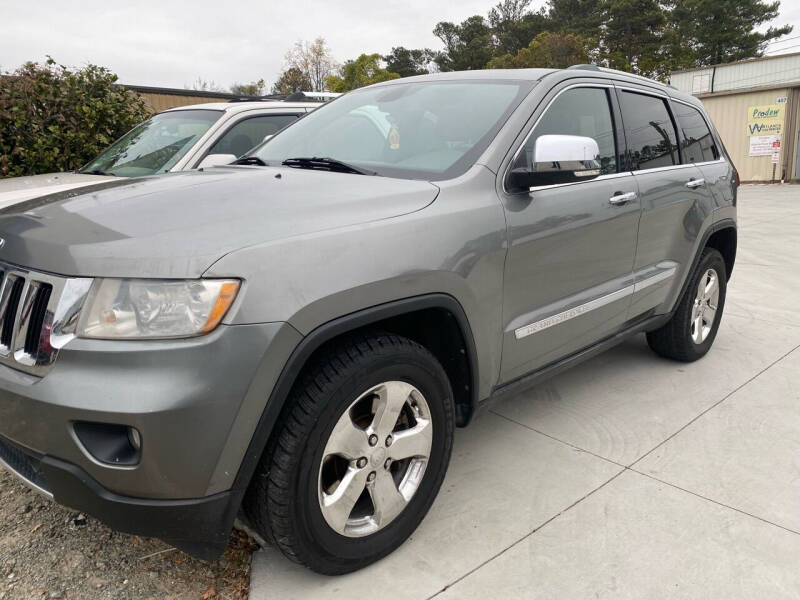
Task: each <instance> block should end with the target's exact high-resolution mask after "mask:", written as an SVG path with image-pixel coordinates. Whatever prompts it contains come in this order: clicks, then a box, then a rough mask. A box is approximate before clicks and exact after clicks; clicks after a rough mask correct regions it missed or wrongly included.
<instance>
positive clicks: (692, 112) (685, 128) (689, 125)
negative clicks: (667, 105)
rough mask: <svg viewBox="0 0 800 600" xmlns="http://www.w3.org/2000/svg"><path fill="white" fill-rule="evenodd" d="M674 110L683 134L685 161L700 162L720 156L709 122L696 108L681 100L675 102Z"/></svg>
mask: <svg viewBox="0 0 800 600" xmlns="http://www.w3.org/2000/svg"><path fill="white" fill-rule="evenodd" d="M672 107H673V110H674V112H675V120H676V121H678V128H679V129H680V130H681V133H682V134H683V136H682V138H681V151H682V152H683V162H684V163H699V162H706V161H709V160H717V159H718V158H719V150H718V149H717V143H716V142H715V141H714V136H712V135H711V131H710V130H709V129H708V124H707V123H706V120H705V119H704V118H703V115H702V114H700V111H699V110H697V109H696V108H692V107H691V106H688V105H686V104H682V103H680V102H674V103H673V105H672Z"/></svg>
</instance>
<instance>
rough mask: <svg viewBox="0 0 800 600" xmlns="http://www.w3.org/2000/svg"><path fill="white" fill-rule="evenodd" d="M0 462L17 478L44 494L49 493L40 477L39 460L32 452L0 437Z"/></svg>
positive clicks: (42, 478)
mask: <svg viewBox="0 0 800 600" xmlns="http://www.w3.org/2000/svg"><path fill="white" fill-rule="evenodd" d="M0 461H2V462H4V463H5V464H6V465H8V467H9V468H10V469H11V470H12V471H13V472H14V474H15V475H17V476H18V477H21V478H22V479H24V480H26V481H28V482H29V483H32V484H33V485H35V486H36V487H38V488H40V489H41V490H43V491H45V492H49V491H50V488H48V486H47V481H45V478H44V475H42V469H41V465H42V463H41V459H40V458H39V457H38V456H36V455H34V454H33V452H30V451H26V450H24V449H22V448H21V447H19V446H17V445H16V444H14V443H13V442H11V441H9V440H7V439H6V438H4V437H2V436H0Z"/></svg>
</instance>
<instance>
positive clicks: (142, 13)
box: [0, 0, 800, 88]
mask: <svg viewBox="0 0 800 600" xmlns="http://www.w3.org/2000/svg"><path fill="white" fill-rule="evenodd" d="M497 1H498V0H456V1H453V0H438V1H436V0H404V1H400V0H379V1H378V0H372V1H363V0H333V1H326V2H323V1H294V2H291V1H290V2H280V1H275V0H271V1H270V0H261V1H259V0H255V1H251V2H231V1H229V2H219V1H214V2H210V1H208V0H158V1H155V0H137V1H136V2H128V3H121V2H113V3H112V2H107V1H106V2H97V1H83V2H80V1H76V0H27V1H22V0H0V15H2V17H1V18H0V69H2V70H4V71H7V70H13V69H15V68H16V67H18V66H19V65H20V64H22V63H23V62H25V61H26V60H44V57H45V55H46V54H50V55H51V56H53V58H55V59H56V60H57V61H58V62H59V63H61V64H66V65H70V66H81V65H84V64H86V63H89V62H92V63H95V64H99V65H103V66H106V67H109V68H110V69H111V70H113V71H114V72H116V73H117V74H118V75H119V77H120V81H122V82H123V83H130V84H138V85H151V86H164V87H178V88H182V87H184V86H185V85H191V84H192V83H193V82H194V81H195V79H197V77H202V78H204V79H207V80H213V81H214V82H216V83H217V84H218V85H220V86H222V87H225V88H227V87H228V86H229V85H230V84H232V83H234V82H236V81H239V82H249V81H253V80H256V79H259V78H262V77H263V78H264V79H265V80H266V81H267V82H268V83H270V84H271V83H272V82H273V81H274V80H275V79H276V76H277V74H278V72H279V71H280V70H281V66H282V64H283V56H284V54H285V53H286V50H287V49H288V48H289V47H290V46H291V45H292V44H293V43H294V42H295V41H296V40H299V39H305V40H310V39H313V38H314V37H316V36H318V35H321V36H323V37H324V38H325V39H326V40H327V41H328V44H329V46H330V48H331V50H332V51H333V55H334V56H335V58H336V59H337V60H339V61H344V60H345V59H347V58H355V57H356V56H357V55H358V54H360V53H361V52H380V53H382V54H385V53H386V52H388V51H389V50H390V49H391V47H392V46H400V45H402V46H406V47H409V48H419V47H431V48H439V47H440V43H439V41H438V40H437V39H436V38H435V37H434V36H433V34H432V33H431V32H432V30H433V27H434V26H435V24H436V23H437V22H439V21H461V20H463V19H464V18H466V17H468V16H470V15H473V14H484V15H485V14H486V12H487V11H488V10H489V8H490V7H491V6H492V5H493V4H495V3H496V2H497ZM542 4H544V0H534V5H535V6H541V5H542ZM792 4H795V6H792ZM782 8H783V10H782V15H781V18H780V19H778V21H776V24H783V23H786V22H788V23H791V24H794V25H795V31H794V32H793V33H792V34H790V36H788V37H795V36H800V3H797V2H794V1H793V0H783V2H782ZM795 44H800V38H798V39H795V40H791V41H787V42H784V43H781V44H776V45H774V46H772V47H771V48H770V50H772V49H775V50H779V49H782V48H784V47H786V48H789V47H791V46H793V45H795ZM798 50H800V46H798V47H795V48H790V49H789V50H787V51H793V52H794V51H798Z"/></svg>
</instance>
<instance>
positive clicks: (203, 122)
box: [80, 110, 222, 177]
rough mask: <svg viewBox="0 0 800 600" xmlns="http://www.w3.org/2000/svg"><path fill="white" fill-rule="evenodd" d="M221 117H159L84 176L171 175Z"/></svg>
mask: <svg viewBox="0 0 800 600" xmlns="http://www.w3.org/2000/svg"><path fill="white" fill-rule="evenodd" d="M220 116H222V111H219V110H176V111H171V112H165V113H161V114H158V115H156V116H154V117H153V118H152V119H148V120H147V121H145V122H144V123H142V124H141V125H138V126H136V127H134V128H133V129H131V130H130V131H129V132H128V133H126V134H125V135H124V136H122V137H121V138H120V139H118V140H117V141H116V142H114V143H113V144H112V145H111V146H109V147H108V149H106V150H105V152H103V153H102V154H101V155H100V156H98V157H97V158H96V159H94V160H93V161H92V162H90V163H89V164H88V165H86V166H85V167H83V168H82V169H81V170H80V172H81V173H92V172H100V173H108V174H109V175H119V176H121V177H138V176H141V175H155V174H156V173H163V172H165V171H169V170H170V169H171V168H172V167H173V165H174V164H175V163H176V162H178V161H179V160H180V159H181V157H182V156H183V155H184V154H186V152H188V151H189V149H190V148H191V147H192V146H193V145H194V144H195V142H197V140H198V139H200V137H201V136H202V135H203V134H204V133H205V132H206V131H208V129H209V128H210V127H211V125H213V124H214V122H215V121H217V120H218V119H219V118H220Z"/></svg>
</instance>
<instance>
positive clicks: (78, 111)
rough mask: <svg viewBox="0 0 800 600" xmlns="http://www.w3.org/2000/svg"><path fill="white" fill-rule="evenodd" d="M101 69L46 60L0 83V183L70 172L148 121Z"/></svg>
mask: <svg viewBox="0 0 800 600" xmlns="http://www.w3.org/2000/svg"><path fill="white" fill-rule="evenodd" d="M116 81H117V76H116V75H115V74H113V73H111V72H110V71H109V70H108V69H106V68H104V67H98V66H97V65H88V66H87V67H84V68H82V69H77V70H73V69H68V68H67V67H64V66H63V65H56V63H55V61H54V60H53V59H52V58H50V57H48V59H47V61H46V62H45V64H39V63H32V62H29V63H26V64H25V65H23V66H22V67H20V68H19V69H17V70H16V71H14V72H13V73H6V74H3V76H2V77H0V177H16V176H18V175H35V174H38V173H51V172H54V171H73V170H75V169H78V168H80V167H82V166H83V165H84V164H86V163H87V162H89V160H91V159H92V158H94V157H95V156H97V155H98V154H99V153H100V152H101V151H102V150H104V149H105V148H106V147H107V146H108V145H109V144H111V142H113V141H114V140H115V139H117V138H118V137H120V136H121V135H122V134H124V133H125V132H126V131H128V130H129V129H131V128H133V127H134V126H135V125H137V124H138V123H140V122H141V121H143V120H145V119H146V118H148V117H149V116H150V111H149V110H148V109H147V106H146V105H145V103H144V101H143V100H142V99H141V97H140V96H139V95H138V94H135V93H133V92H130V91H128V90H126V89H125V88H122V87H120V86H118V85H115V82H116Z"/></svg>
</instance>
